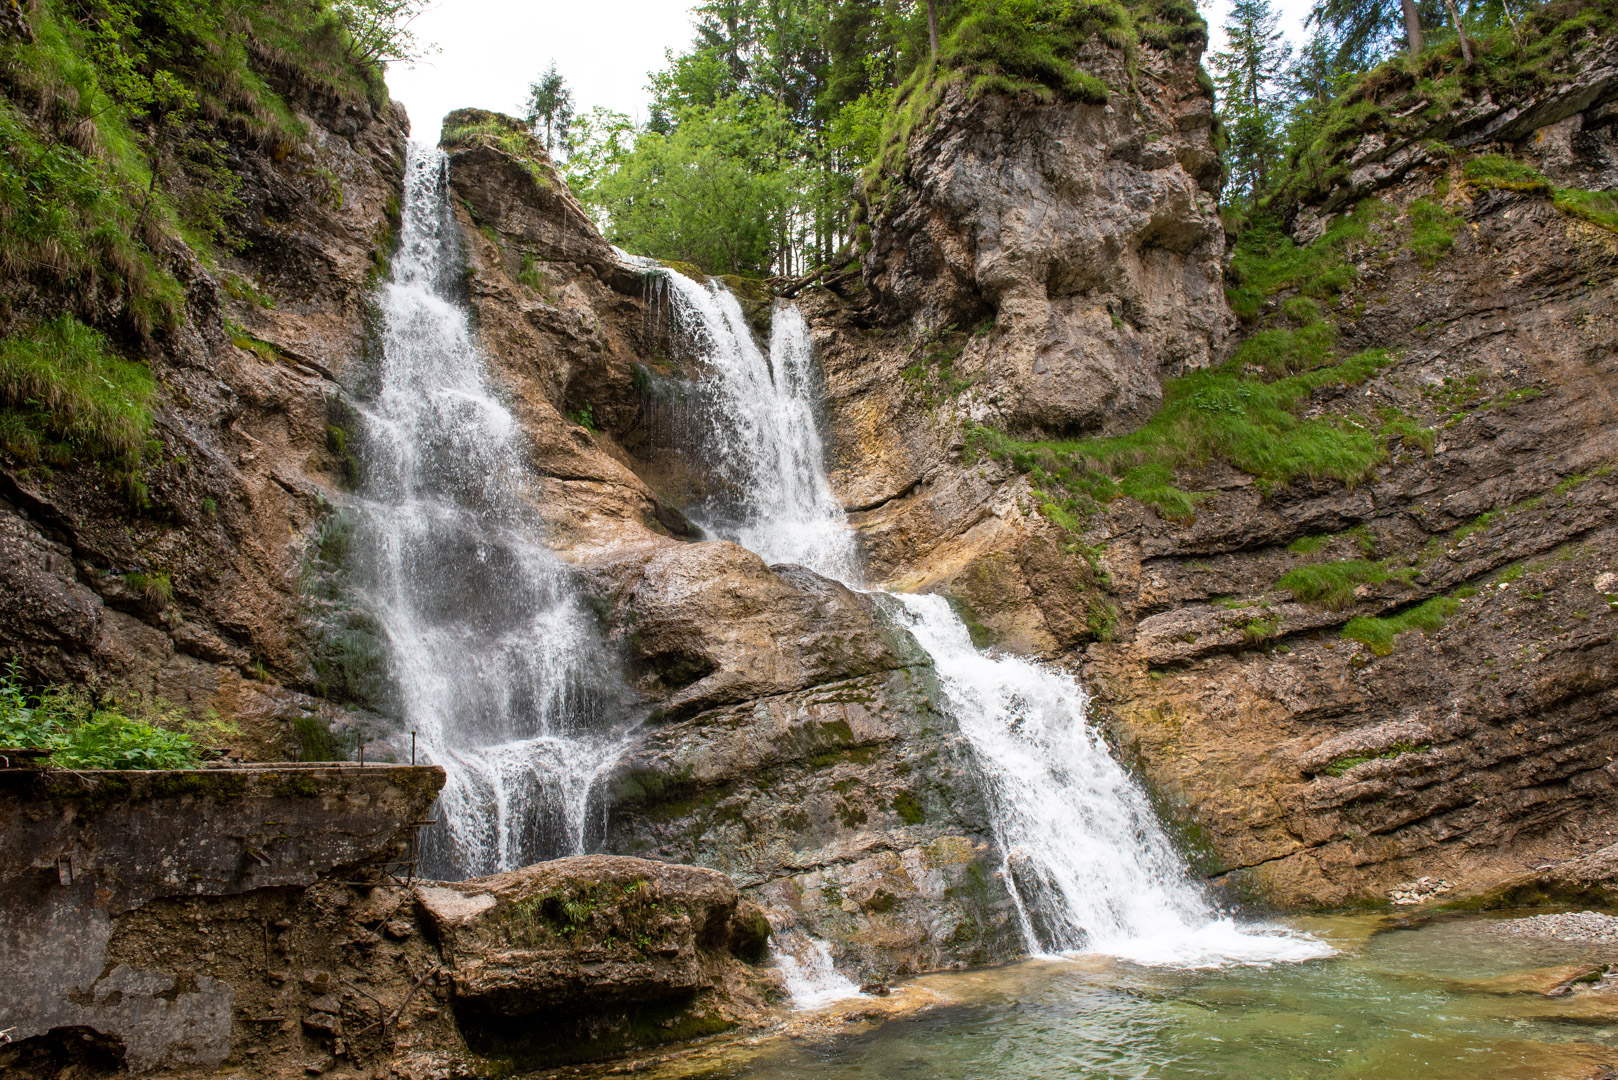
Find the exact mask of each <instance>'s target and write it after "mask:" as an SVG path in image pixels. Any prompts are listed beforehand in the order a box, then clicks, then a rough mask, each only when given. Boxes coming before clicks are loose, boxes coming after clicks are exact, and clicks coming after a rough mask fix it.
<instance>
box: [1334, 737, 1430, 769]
mask: <svg viewBox="0 0 1618 1080" xmlns="http://www.w3.org/2000/svg"><path fill="white" fill-rule="evenodd" d="M1431 746H1432V744H1430V743H1413V742H1407V741H1400V742H1396V743H1393V744H1392V745H1390V746H1387V747H1384V748H1383V749H1381V750H1378V751H1376V752H1375V753H1372V754H1345V755H1343V756H1342V757H1340V758H1334V759H1333V760H1332V761H1331V762H1329V763H1328V764H1327V765H1326V766H1325V767H1324V768H1323V769H1321V770H1320V771H1321V772H1323V773H1325V774H1326V775H1328V776H1342V775H1343V774H1344V773H1346V772H1347V771H1348V770H1350V769H1352V768H1353V767H1354V766H1356V765H1364V764H1365V763H1366V762H1368V761H1387V760H1389V759H1391V758H1396V757H1401V756H1403V755H1405V754H1419V753H1421V752H1422V751H1424V750H1428V749H1431Z"/></svg>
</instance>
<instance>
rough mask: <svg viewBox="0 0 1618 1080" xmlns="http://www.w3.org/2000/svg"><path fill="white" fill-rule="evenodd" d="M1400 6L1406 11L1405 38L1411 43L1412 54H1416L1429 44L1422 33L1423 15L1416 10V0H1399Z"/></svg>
mask: <svg viewBox="0 0 1618 1080" xmlns="http://www.w3.org/2000/svg"><path fill="white" fill-rule="evenodd" d="M1399 6H1400V7H1401V8H1403V9H1404V13H1405V38H1406V39H1407V40H1408V41H1409V43H1410V55H1411V56H1415V55H1416V54H1417V53H1419V52H1421V50H1422V46H1424V45H1426V44H1427V41H1426V39H1425V38H1423V37H1422V35H1421V15H1420V13H1419V12H1418V11H1417V10H1416V0H1399Z"/></svg>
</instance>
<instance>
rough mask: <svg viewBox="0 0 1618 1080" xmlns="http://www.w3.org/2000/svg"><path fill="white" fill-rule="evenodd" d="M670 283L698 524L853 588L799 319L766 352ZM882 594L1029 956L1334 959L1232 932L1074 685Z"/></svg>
mask: <svg viewBox="0 0 1618 1080" xmlns="http://www.w3.org/2000/svg"><path fill="white" fill-rule="evenodd" d="M669 279H670V281H671V282H672V284H673V286H674V288H675V291H676V293H677V295H678V298H679V302H678V303H677V304H676V316H677V318H678V319H679V320H680V325H681V326H682V327H683V328H684V329H685V331H686V333H687V334H689V335H693V336H695V337H696V339H697V340H698V341H699V342H700V343H702V344H703V348H702V350H701V351H702V352H703V354H704V355H705V356H706V358H707V360H708V364H707V366H708V368H709V375H708V378H709V379H710V380H712V382H713V383H714V385H713V387H712V388H711V390H710V393H711V395H712V397H713V400H714V401H715V402H716V403H717V405H718V406H719V408H718V409H716V417H717V419H716V421H715V423H714V424H713V428H714V430H713V431H712V433H711V434H710V436H709V438H710V439H711V440H712V443H713V445H712V446H711V447H705V449H706V450H707V451H708V453H709V455H710V456H711V457H712V458H713V459H714V460H716V461H718V462H719V463H721V467H722V468H723V470H724V474H725V476H726V478H727V479H728V480H729V481H730V483H731V484H732V485H733V486H734V487H735V489H736V491H735V495H734V498H733V503H732V505H731V506H730V507H729V508H728V510H729V515H728V516H726V515H725V514H715V515H712V516H710V517H709V518H708V519H707V520H704V521H702V524H703V525H704V527H705V528H707V529H708V530H709V531H710V532H712V533H713V534H715V535H718V536H721V537H724V538H727V539H731V540H735V541H737V542H738V543H741V544H743V545H745V546H747V547H749V548H751V549H752V550H754V551H756V552H758V553H759V554H760V555H762V556H763V557H764V558H765V559H766V561H769V562H771V563H777V562H795V563H798V564H800V565H803V566H807V567H809V568H810V569H813V570H816V571H818V572H819V573H822V574H825V575H826V576H828V577H834V578H837V579H839V580H841V581H843V582H844V583H846V584H850V585H857V582H858V581H859V572H858V559H857V555H856V551H855V547H854V543H853V536H852V534H851V531H850V529H849V527H848V524H847V521H846V519H845V517H844V514H843V511H842V509H841V507H840V506H839V505H838V504H837V501H836V499H835V497H834V496H833V495H832V492H831V487H830V485H829V483H828V482H827V480H826V475H825V461H824V451H823V448H822V444H821V437H820V433H819V431H818V429H817V427H816V424H815V385H816V384H815V371H814V357H813V350H812V344H811V341H810V338H809V334H808V331H807V329H806V327H805V326H804V322H803V318H802V316H801V315H800V314H799V313H798V310H797V308H796V307H795V306H794V305H791V304H778V305H777V307H776V309H775V317H774V332H773V333H772V335H771V342H770V350H769V353H768V354H767V355H766V354H765V353H764V352H763V351H762V350H761V349H759V347H758V345H757V344H756V342H754V341H753V339H752V335H751V333H750V332H749V330H748V327H747V324H746V322H745V320H744V319H743V318H742V314H741V309H740V306H739V305H738V304H737V302H736V299H735V297H733V296H731V295H730V294H729V292H728V291H726V290H725V289H724V288H723V287H722V286H720V285H718V284H717V283H710V284H708V285H699V284H697V283H696V282H693V281H691V280H690V279H687V278H683V277H681V276H680V275H678V274H674V273H672V272H670V273H669ZM897 599H898V601H899V603H900V604H901V605H902V608H901V610H902V621H903V622H904V623H905V625H906V626H907V628H908V629H909V630H910V631H911V633H912V634H913V635H914V636H915V638H916V640H917V641H918V642H919V643H920V644H921V646H922V647H923V648H924V649H926V650H927V652H928V653H929V654H930V655H931V656H932V659H933V662H934V665H935V668H936V671H937V675H938V678H939V681H940V683H941V684H942V687H943V690H944V693H945V696H946V698H947V700H948V702H949V705H950V708H951V711H952V712H953V713H954V715H955V718H956V720H957V722H958V723H959V725H960V727H961V731H962V733H963V734H964V735H965V736H966V738H967V740H968V741H969V742H970V744H971V746H972V748H973V750H974V755H975V758H976V763H977V766H978V769H979V772H980V774H981V778H982V782H983V785H984V787H985V789H986V793H987V795H988V799H989V805H990V810H991V814H992V817H993V822H994V828H995V832H996V837H997V839H998V841H999V844H1000V848H1001V850H1002V852H1004V855H1005V863H1004V865H1003V867H1002V874H1003V876H1004V877H1005V879H1006V883H1007V886H1008V887H1009V888H1010V890H1011V893H1012V896H1013V898H1014V899H1015V901H1016V903H1017V908H1018V913H1019V916H1020V918H1021V922H1022V930H1023V936H1024V939H1025V940H1026V942H1027V946H1028V949H1029V951H1030V952H1032V953H1036V954H1052V953H1063V952H1080V951H1086V952H1097V953H1102V954H1106V955H1111V956H1116V957H1119V958H1122V959H1126V960H1130V961H1134V962H1136V963H1142V964H1162V965H1178V966H1207V965H1217V964H1231V963H1259V964H1263V963H1271V962H1276V961H1295V960H1307V959H1311V958H1314V957H1319V956H1325V955H1328V954H1329V953H1330V952H1331V951H1332V950H1331V948H1330V947H1329V946H1327V945H1325V944H1324V943H1323V942H1319V941H1316V940H1315V939H1313V938H1310V937H1308V936H1306V935H1298V934H1295V933H1292V932H1290V931H1285V930H1281V929H1272V928H1267V927H1262V926H1238V925H1237V924H1236V923H1235V922H1234V921H1233V920H1231V919H1230V918H1228V917H1225V916H1223V915H1221V914H1220V913H1219V912H1218V911H1217V910H1216V909H1215V908H1214V907H1213V906H1212V905H1211V904H1210V903H1209V902H1208V901H1207V899H1206V898H1205V897H1204V896H1203V894H1202V892H1201V890H1200V889H1199V888H1198V887H1197V886H1196V885H1195V884H1194V883H1193V881H1192V880H1191V877H1190V875H1189V873H1188V872H1187V869H1186V866H1185V863H1184V861H1183V860H1182V859H1181V858H1180V856H1179V854H1178V853H1177V852H1176V851H1175V850H1174V848H1173V846H1172V845H1171V844H1170V843H1169V842H1168V839H1167V837H1166V836H1165V835H1164V832H1163V829H1162V826H1161V825H1160V824H1159V822H1158V821H1157V819H1156V817H1155V816H1154V815H1153V813H1152V810H1151V807H1150V804H1149V803H1148V802H1147V800H1146V797H1145V795H1144V793H1143V792H1142V791H1141V789H1140V787H1139V785H1138V784H1137V783H1136V782H1135V780H1134V779H1133V778H1132V777H1131V776H1130V775H1129V773H1128V772H1127V771H1126V770H1125V769H1124V768H1123V767H1122V766H1121V765H1120V764H1119V763H1118V762H1117V761H1116V760H1115V759H1114V758H1113V757H1112V755H1111V753H1110V752H1109V751H1108V748H1107V747H1106V745H1105V743H1104V742H1103V741H1102V739H1101V737H1100V735H1099V733H1097V732H1096V731H1095V730H1094V729H1092V727H1091V726H1090V724H1089V722H1088V719H1087V712H1086V707H1087V701H1086V697H1085V694H1084V691H1083V689H1082V688H1081V687H1080V686H1079V684H1078V682H1077V681H1076V680H1075V679H1073V678H1072V677H1071V676H1069V675H1067V674H1065V673H1063V672H1061V671H1058V670H1054V669H1051V668H1048V667H1044V666H1041V665H1038V664H1035V663H1032V662H1030V661H1027V660H1024V659H1021V658H1019V657H1015V656H1004V655H993V654H987V653H983V652H980V651H978V650H977V649H976V648H974V647H973V645H972V642H971V637H970V635H969V634H968V632H967V629H966V626H965V625H964V624H963V623H962V622H961V620H960V618H959V617H958V616H957V615H956V614H955V613H954V612H953V611H952V610H951V609H950V606H949V604H948V603H947V602H946V601H945V600H944V599H943V598H942V597H938V596H913V595H912V596H898V597H897ZM801 953H802V948H801V947H798V948H795V950H794V952H793V954H792V956H793V958H792V959H791V960H790V961H787V960H783V968H784V969H785V967H786V964H787V963H791V964H794V965H796V966H797V969H798V970H801V969H802V968H803V966H804V965H805V964H806V963H807V961H806V960H805V959H804V956H803V955H800V954H801ZM826 962H827V963H829V962H830V957H829V954H827V956H826ZM845 982H846V980H845ZM848 986H852V984H848ZM845 989H846V988H845ZM815 993H816V992H815V991H812V990H806V991H805V994H806V995H809V996H813V995H814V994H815Z"/></svg>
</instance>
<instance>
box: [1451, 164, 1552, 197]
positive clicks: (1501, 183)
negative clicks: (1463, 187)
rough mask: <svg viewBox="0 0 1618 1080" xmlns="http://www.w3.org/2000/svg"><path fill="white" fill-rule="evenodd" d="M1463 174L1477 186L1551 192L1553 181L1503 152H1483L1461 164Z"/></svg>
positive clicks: (1468, 181) (1473, 185) (1472, 184)
mask: <svg viewBox="0 0 1618 1080" xmlns="http://www.w3.org/2000/svg"><path fill="white" fill-rule="evenodd" d="M1461 175H1462V176H1464V177H1466V182H1467V183H1468V184H1470V185H1471V186H1472V187H1475V188H1482V189H1490V188H1501V189H1504V190H1506V191H1528V192H1535V193H1544V194H1547V195H1548V194H1550V191H1551V182H1550V181H1549V180H1547V179H1545V176H1544V174H1543V173H1541V172H1540V171H1539V170H1538V169H1536V168H1533V167H1532V166H1530V165H1525V164H1523V163H1522V162H1520V161H1517V160H1516V159H1514V158H1509V157H1505V156H1503V155H1501V154H1483V155H1481V156H1479V157H1475V158H1472V159H1471V160H1469V161H1467V163H1466V164H1465V165H1463V166H1461Z"/></svg>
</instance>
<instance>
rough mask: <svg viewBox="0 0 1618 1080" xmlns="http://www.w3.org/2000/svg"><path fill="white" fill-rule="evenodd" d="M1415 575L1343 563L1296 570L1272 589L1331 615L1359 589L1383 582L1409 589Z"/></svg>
mask: <svg viewBox="0 0 1618 1080" xmlns="http://www.w3.org/2000/svg"><path fill="white" fill-rule="evenodd" d="M1415 573H1416V572H1415V571H1414V570H1412V569H1409V568H1405V569H1399V570H1390V569H1388V567H1387V565H1386V564H1385V563H1383V562H1372V561H1370V560H1368V559H1344V560H1342V561H1341V562H1329V563H1318V564H1316V565H1314V566H1299V567H1296V568H1294V569H1292V570H1289V571H1287V572H1286V573H1285V574H1283V575H1282V576H1281V580H1279V581H1277V582H1276V583H1275V587H1276V588H1278V589H1286V590H1288V591H1289V592H1291V593H1292V596H1293V598H1294V599H1295V600H1297V601H1298V602H1299V603H1304V604H1321V605H1323V606H1324V607H1326V608H1328V609H1330V610H1332V611H1341V610H1343V609H1344V608H1346V607H1349V606H1351V605H1352V604H1353V603H1354V590H1355V589H1356V588H1358V587H1359V586H1361V585H1380V584H1382V583H1383V582H1384V581H1402V582H1404V583H1405V584H1407V585H1408V584H1410V581H1411V579H1412V578H1413V577H1415Z"/></svg>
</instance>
